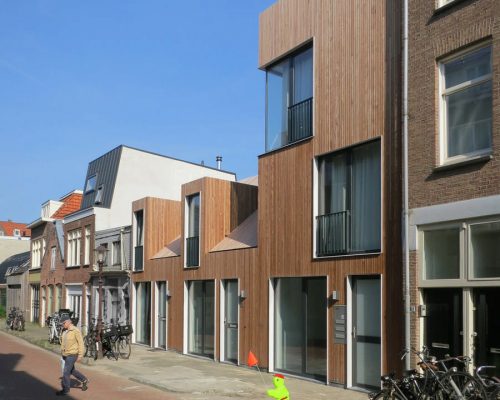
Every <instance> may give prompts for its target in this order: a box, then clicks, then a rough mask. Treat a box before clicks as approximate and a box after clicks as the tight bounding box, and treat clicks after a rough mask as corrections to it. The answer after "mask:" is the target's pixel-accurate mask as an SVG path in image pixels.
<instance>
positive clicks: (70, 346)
mask: <svg viewBox="0 0 500 400" xmlns="http://www.w3.org/2000/svg"><path fill="white" fill-rule="evenodd" d="M61 323H62V324H63V328H64V331H63V335H62V340H61V355H62V358H63V359H64V361H65V362H64V372H63V378H62V381H61V384H62V390H60V391H58V392H56V395H58V396H66V395H67V394H68V393H69V389H70V387H71V380H70V377H71V375H73V376H74V377H75V378H76V379H78V380H79V381H80V382H82V390H87V385H88V383H89V380H88V379H87V378H86V377H85V376H84V375H83V374H82V373H81V372H78V371H77V370H76V369H75V363H76V362H77V361H80V360H81V358H82V357H83V338H82V334H81V333H80V331H79V330H78V329H77V328H76V327H75V326H74V325H73V322H71V319H70V318H69V316H67V315H65V316H63V317H62V319H61Z"/></svg>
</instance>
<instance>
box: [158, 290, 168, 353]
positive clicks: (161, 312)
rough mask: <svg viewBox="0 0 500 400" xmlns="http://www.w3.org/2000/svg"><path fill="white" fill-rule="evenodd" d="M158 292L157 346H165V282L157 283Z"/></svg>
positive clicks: (164, 347)
mask: <svg viewBox="0 0 500 400" xmlns="http://www.w3.org/2000/svg"><path fill="white" fill-rule="evenodd" d="M157 290H158V291H157V293H158V300H157V301H158V319H157V323H156V326H157V335H158V336H157V337H158V347H161V348H163V349H166V348H167V282H158V283H157Z"/></svg>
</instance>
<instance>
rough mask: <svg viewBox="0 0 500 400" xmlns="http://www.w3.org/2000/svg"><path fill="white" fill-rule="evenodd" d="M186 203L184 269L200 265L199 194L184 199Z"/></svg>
mask: <svg viewBox="0 0 500 400" xmlns="http://www.w3.org/2000/svg"><path fill="white" fill-rule="evenodd" d="M186 202H187V235H186V267H196V266H198V265H199V264H200V262H199V253H200V194H199V193H197V194H194V195H192V196H188V197H187V198H186Z"/></svg>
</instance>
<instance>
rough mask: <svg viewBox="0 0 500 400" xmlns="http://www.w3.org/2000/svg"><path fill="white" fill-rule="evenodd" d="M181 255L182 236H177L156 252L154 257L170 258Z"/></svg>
mask: <svg viewBox="0 0 500 400" xmlns="http://www.w3.org/2000/svg"><path fill="white" fill-rule="evenodd" d="M180 255H181V237H180V235H179V236H177V237H176V238H175V239H174V240H172V241H171V242H170V243H169V244H167V245H166V246H165V247H164V248H163V249H161V250H160V251H159V252H158V253H156V254H155V255H154V256H153V257H152V259H153V260H154V259H156V258H169V257H177V256H180Z"/></svg>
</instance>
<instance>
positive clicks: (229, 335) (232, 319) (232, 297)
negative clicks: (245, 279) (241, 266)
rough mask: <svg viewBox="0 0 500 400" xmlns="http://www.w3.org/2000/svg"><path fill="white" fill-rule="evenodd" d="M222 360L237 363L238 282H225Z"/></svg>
mask: <svg viewBox="0 0 500 400" xmlns="http://www.w3.org/2000/svg"><path fill="white" fill-rule="evenodd" d="M224 359H225V361H229V362H232V363H235V364H237V363H238V281H237V280H236V279H234V280H227V281H226V282H225V299H224Z"/></svg>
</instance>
